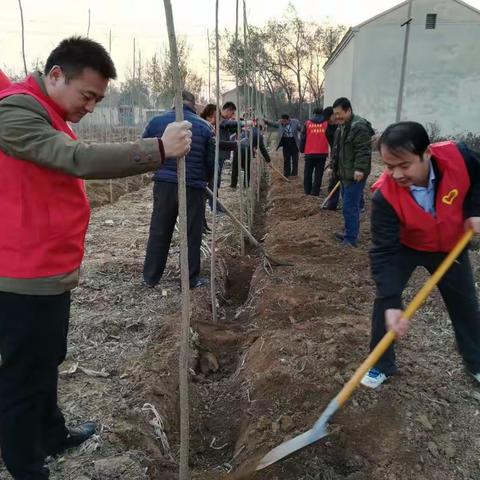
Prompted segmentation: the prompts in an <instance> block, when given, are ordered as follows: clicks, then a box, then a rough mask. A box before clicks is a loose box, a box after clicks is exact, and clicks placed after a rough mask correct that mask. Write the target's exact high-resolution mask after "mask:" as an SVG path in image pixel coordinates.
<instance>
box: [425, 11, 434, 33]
mask: <svg viewBox="0 0 480 480" xmlns="http://www.w3.org/2000/svg"><path fill="white" fill-rule="evenodd" d="M436 26H437V14H436V13H427V20H426V22H425V28H426V29H427V30H434V29H435V27H436Z"/></svg>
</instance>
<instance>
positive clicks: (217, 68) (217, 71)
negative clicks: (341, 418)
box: [210, 0, 220, 323]
mask: <svg viewBox="0 0 480 480" xmlns="http://www.w3.org/2000/svg"><path fill="white" fill-rule="evenodd" d="M215 84H216V85H215V96H216V102H217V110H216V129H215V171H214V174H213V204H212V206H213V208H212V210H213V222H212V255H211V256H210V291H211V298H212V320H213V322H214V323H217V321H218V318H217V291H216V284H215V270H216V261H217V254H216V251H215V249H216V241H217V195H218V175H219V173H220V172H219V168H218V164H219V156H220V49H219V42H218V0H216V2H215Z"/></svg>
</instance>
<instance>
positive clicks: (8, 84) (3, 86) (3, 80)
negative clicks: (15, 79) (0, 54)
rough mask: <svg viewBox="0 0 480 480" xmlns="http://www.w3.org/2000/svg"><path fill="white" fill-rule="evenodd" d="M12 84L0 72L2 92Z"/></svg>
mask: <svg viewBox="0 0 480 480" xmlns="http://www.w3.org/2000/svg"><path fill="white" fill-rule="evenodd" d="M11 84H12V82H10V79H9V78H8V77H7V76H6V75H5V74H4V73H3V72H2V70H0V90H3V89H4V88H7V87H9V86H10V85H11Z"/></svg>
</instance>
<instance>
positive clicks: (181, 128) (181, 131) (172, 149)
mask: <svg viewBox="0 0 480 480" xmlns="http://www.w3.org/2000/svg"><path fill="white" fill-rule="evenodd" d="M162 142H163V148H164V149H165V157H166V158H171V157H177V158H178V157H183V156H185V155H186V154H187V153H188V152H189V151H190V147H191V145H192V124H191V123H190V122H187V121H186V120H185V121H183V122H173V123H170V124H169V125H168V126H167V128H166V129H165V132H163V135H162Z"/></svg>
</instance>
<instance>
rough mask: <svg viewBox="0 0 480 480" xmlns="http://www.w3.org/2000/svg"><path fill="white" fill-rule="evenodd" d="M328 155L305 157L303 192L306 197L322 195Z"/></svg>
mask: <svg viewBox="0 0 480 480" xmlns="http://www.w3.org/2000/svg"><path fill="white" fill-rule="evenodd" d="M326 161H327V155H326V154H325V155H305V169H304V171H303V190H304V192H305V195H314V196H316V197H318V196H319V195H320V188H321V186H322V179H323V171H324V170H325V162H326Z"/></svg>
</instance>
